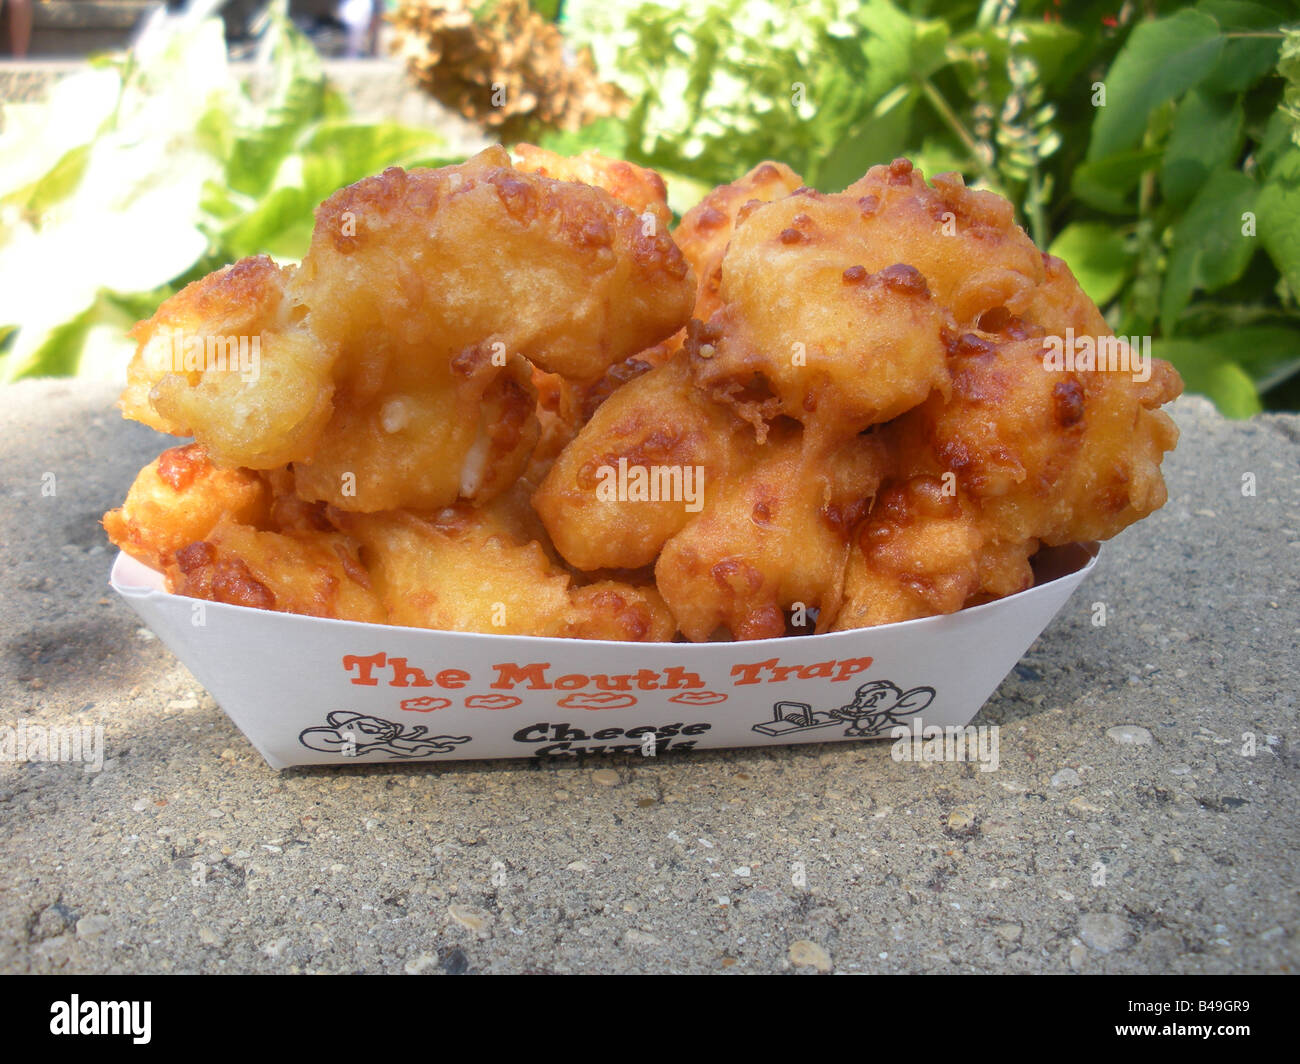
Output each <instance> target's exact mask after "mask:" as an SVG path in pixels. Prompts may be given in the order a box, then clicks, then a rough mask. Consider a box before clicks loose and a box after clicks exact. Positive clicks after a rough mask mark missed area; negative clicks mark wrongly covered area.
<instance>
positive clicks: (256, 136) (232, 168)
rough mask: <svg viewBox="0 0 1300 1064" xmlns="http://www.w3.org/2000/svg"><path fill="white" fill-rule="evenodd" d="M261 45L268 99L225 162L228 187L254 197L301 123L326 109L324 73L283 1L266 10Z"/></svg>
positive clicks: (240, 132) (302, 127) (287, 149)
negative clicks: (268, 84) (266, 59)
mask: <svg viewBox="0 0 1300 1064" xmlns="http://www.w3.org/2000/svg"><path fill="white" fill-rule="evenodd" d="M270 16H271V21H270V26H269V28H268V30H267V34H268V37H267V41H266V43H265V47H266V48H267V50H268V51H269V53H270V57H271V66H270V71H271V90H270V91H271V98H270V99H269V100H267V101H265V102H264V103H262V104H261V106H260V107H259V108H258V110H257V114H258V116H259V118H258V121H257V123H256V124H255V125H253V126H252V127H251V128H244V129H240V130H238V131H237V133H236V136H235V140H234V144H233V145H232V148H231V153H230V159H229V162H228V164H227V167H226V179H227V180H228V181H229V182H230V186H231V188H233V189H235V190H236V191H238V192H243V193H245V194H246V195H250V196H258V195H261V194H263V193H264V192H265V191H266V190H267V188H268V187H269V185H270V183H271V180H272V178H273V177H274V176H275V174H276V172H277V171H278V170H279V168H280V165H281V163H282V162H283V160H284V158H285V156H287V155H288V154H289V152H290V151H291V150H292V148H293V146H294V144H295V143H296V142H297V140H298V138H299V137H300V136H301V135H302V133H303V132H304V131H305V130H306V128H307V127H308V126H309V125H310V124H311V123H312V122H315V121H317V120H318V119H320V118H322V117H324V115H325V113H326V110H327V100H326V95H327V92H326V89H327V87H326V83H325V73H324V69H323V68H322V66H321V61H320V56H318V55H317V54H316V49H315V48H314V47H313V46H312V43H311V42H310V41H309V40H308V39H307V38H306V37H304V36H303V35H302V34H301V33H299V32H298V30H297V29H295V28H294V26H293V23H292V22H290V21H289V18H288V15H287V14H286V13H285V11H284V5H283V3H282V2H277V3H276V4H274V5H273V6H272V8H271V10H270Z"/></svg>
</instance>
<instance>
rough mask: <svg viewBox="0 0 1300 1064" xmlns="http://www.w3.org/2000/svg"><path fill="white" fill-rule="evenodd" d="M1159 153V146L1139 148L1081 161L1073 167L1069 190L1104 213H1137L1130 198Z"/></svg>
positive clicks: (1156, 163)
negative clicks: (1095, 159)
mask: <svg viewBox="0 0 1300 1064" xmlns="http://www.w3.org/2000/svg"><path fill="white" fill-rule="evenodd" d="M1161 155H1162V153H1161V152H1160V150H1159V149H1156V148H1142V149H1138V150H1136V151H1126V152H1120V153H1118V154H1116V155H1110V156H1107V157H1106V158H1105V159H1098V160H1097V161H1096V162H1084V163H1080V164H1079V165H1078V166H1077V167H1075V170H1074V176H1073V178H1072V179H1071V183H1070V191H1071V192H1073V193H1074V195H1075V196H1077V197H1078V198H1079V199H1081V200H1082V201H1083V202H1084V203H1086V204H1088V206H1090V207H1096V208H1097V210H1099V211H1105V212H1106V213H1107V214H1136V213H1137V208H1136V206H1134V205H1133V204H1132V203H1131V202H1130V197H1131V196H1132V195H1133V193H1134V192H1135V191H1136V190H1137V187H1138V182H1139V181H1141V180H1142V175H1143V174H1144V173H1146V172H1147V171H1148V170H1150V169H1152V168H1153V167H1155V166H1158V165H1159V163H1160V159H1161Z"/></svg>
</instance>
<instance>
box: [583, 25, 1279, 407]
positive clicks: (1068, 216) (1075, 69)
mask: <svg viewBox="0 0 1300 1064" xmlns="http://www.w3.org/2000/svg"><path fill="white" fill-rule="evenodd" d="M1117 7H1118V12H1117V11H1116V8H1117ZM565 10H566V12H567V13H568V14H567V17H568V20H569V22H568V29H569V32H570V34H571V35H572V36H574V37H575V38H576V39H577V40H578V41H580V42H582V43H588V44H591V45H592V47H593V49H594V52H595V56H596V59H597V64H598V67H599V69H600V70H601V73H602V74H603V75H604V76H606V77H609V78H610V79H611V80H613V81H615V82H616V83H617V84H618V85H619V86H620V87H621V88H622V89H623V90H624V91H625V92H626V93H628V95H629V96H630V97H631V99H632V101H633V103H632V109H631V111H630V113H629V117H628V120H627V122H626V123H625V124H622V125H615V124H610V123H606V124H603V125H601V124H597V125H596V126H592V127H588V128H587V129H586V130H584V131H582V133H580V134H579V135H578V136H577V137H576V138H575V137H572V136H571V137H568V138H567V139H566V140H565V141H564V146H565V147H566V148H567V149H569V150H575V149H577V148H580V147H581V146H583V144H584V143H591V144H593V145H598V146H600V147H601V148H602V149H604V150H606V151H615V152H621V153H622V154H624V155H625V156H626V157H628V158H630V159H633V160H634V161H638V162H642V163H644V164H646V165H650V166H655V167H657V168H659V169H661V170H664V171H668V172H669V173H671V174H677V175H682V176H684V177H685V178H688V179H690V183H689V184H688V185H687V195H691V194H694V193H696V192H697V191H698V189H699V187H700V186H708V185H712V184H716V183H720V182H724V181H730V180H733V179H734V178H735V177H736V176H737V175H738V174H739V173H741V172H743V171H744V170H746V169H748V168H749V167H751V166H754V165H755V164H757V163H758V162H760V161H762V160H763V159H765V158H775V159H780V160H782V161H784V162H787V163H789V164H790V165H791V166H793V167H794V168H795V169H796V170H797V171H799V172H800V173H801V174H802V175H803V176H804V178H805V180H807V181H808V183H809V184H812V185H815V186H817V187H819V188H822V189H824V190H828V191H830V190H838V189H841V188H843V187H844V186H845V185H846V184H848V183H850V182H851V181H853V180H854V179H856V178H857V177H858V176H860V175H861V174H862V173H863V171H865V170H866V169H867V168H868V167H869V166H871V165H873V164H875V163H881V162H887V161H888V160H890V159H891V158H894V157H895V156H898V155H907V156H909V157H910V158H911V159H912V160H913V161H914V162H915V163H916V164H917V165H918V166H920V167H921V168H922V170H924V171H925V172H926V173H934V172H937V171H940V170H957V171H959V172H961V173H962V174H963V175H964V176H965V177H966V178H967V179H968V180H969V181H971V182H973V183H977V184H979V185H980V186H982V187H986V188H991V189H993V190H995V191H997V192H1000V193H1002V194H1004V195H1006V196H1008V197H1009V198H1010V199H1011V200H1012V201H1013V202H1014V203H1016V204H1017V206H1018V207H1019V210H1020V216H1021V220H1022V222H1023V224H1024V225H1025V227H1026V228H1027V229H1028V230H1029V232H1030V234H1031V235H1032V236H1033V238H1034V239H1035V241H1037V242H1038V244H1039V245H1040V246H1042V247H1046V248H1050V250H1052V251H1053V253H1055V254H1058V255H1061V256H1062V257H1064V258H1065V259H1066V260H1067V261H1068V262H1069V263H1070V265H1071V267H1072V268H1073V269H1074V271H1075V273H1076V275H1077V276H1078V278H1079V280H1080V283H1081V284H1082V285H1083V286H1084V288H1085V289H1086V290H1087V291H1088V293H1089V295H1091V296H1092V297H1093V299H1094V300H1096V301H1097V303H1098V304H1099V305H1100V306H1101V307H1102V308H1103V311H1104V313H1105V315H1106V318H1107V321H1108V322H1109V323H1110V325H1111V326H1112V327H1113V328H1114V329H1115V330H1116V331H1117V332H1119V333H1121V334H1123V335H1141V336H1152V337H1153V338H1154V347H1155V350H1156V353H1157V354H1159V355H1161V356H1163V357H1167V358H1170V359H1171V360H1173V361H1174V362H1175V364H1176V365H1178V367H1179V368H1180V370H1181V371H1182V372H1183V374H1184V377H1185V379H1186V381H1187V384H1188V387H1189V389H1190V390H1193V391H1199V392H1202V393H1204V394H1206V395H1209V396H1210V397H1211V398H1213V399H1214V401H1215V402H1216V403H1218V404H1219V406H1220V407H1221V409H1223V410H1224V411H1225V412H1226V413H1229V414H1231V415H1234V416H1246V415H1249V414H1250V413H1253V412H1255V411H1257V410H1259V409H1260V408H1261V406H1262V404H1263V402H1265V401H1267V402H1269V403H1270V404H1272V405H1276V406H1284V405H1287V404H1290V405H1292V406H1294V405H1296V404H1297V399H1300V308H1298V307H1297V293H1300V30H1297V28H1295V27H1293V26H1291V25H1290V24H1291V23H1293V22H1295V21H1296V20H1297V19H1298V18H1300V8H1298V7H1297V5H1296V4H1294V3H1291V2H1284V0H1273V2H1254V0H1200V2H1199V3H1197V4H1195V6H1190V7H1189V6H1187V5H1183V4H1162V3H1147V4H1144V5H1140V6H1138V5H1127V4H1126V5H1123V6H1119V5H1116V4H1114V3H1104V2H1103V3H1086V2H1085V3H1078V4H1070V5H1068V7H1066V6H1063V5H1062V4H1060V3H1059V0H1039V2H1034V0H1030V2H1025V3H1015V2H1013V0H985V2H983V3H979V4H975V3H963V2H958V3H951V4H945V5H943V6H942V16H941V17H940V10H941V9H940V7H939V6H938V5H931V4H925V3H914V4H912V5H911V10H909V9H907V8H905V7H903V6H900V4H898V3H895V2H893V0H866V2H864V3H860V4H859V3H851V2H847V0H807V2H798V3H796V2H793V0H759V2H753V0H694V2H691V3H689V4H688V3H681V2H676V3H674V2H671V0H664V2H657V3H639V2H638V3H627V2H624V3H616V2H612V0H570V2H569V3H568V4H567V5H566V8H565ZM1064 12H1068V16H1067V15H1066V14H1065V13H1064ZM1067 17H1068V21H1067ZM671 187H672V182H671V180H670V188H671Z"/></svg>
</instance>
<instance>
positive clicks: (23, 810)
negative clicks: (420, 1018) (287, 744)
mask: <svg viewBox="0 0 1300 1064" xmlns="http://www.w3.org/2000/svg"><path fill="white" fill-rule="evenodd" d="M112 399H113V396H112V394H111V392H110V391H109V390H107V389H105V388H103V387H100V386H92V385H88V384H83V383H78V382H75V381H54V382H27V383H22V384H19V385H16V386H13V387H9V388H5V389H0V498H3V500H4V506H3V508H0V549H3V552H4V561H5V564H4V565H3V566H0V655H3V661H4V667H3V670H0V706H2V707H3V711H2V712H0V725H7V726H10V727H12V726H15V725H16V724H18V723H20V722H27V723H29V724H36V723H39V724H73V723H84V724H103V725H104V726H105V729H106V733H107V737H106V746H107V754H108V758H109V760H108V761H107V762H106V764H105V767H104V770H103V771H102V772H99V773H97V774H95V773H90V774H87V773H85V772H83V771H82V769H81V768H80V767H79V766H73V765H60V764H15V763H7V764H0V816H3V820H4V831H3V832H0V970H3V971H5V972H51V971H63V972H139V971H148V972H172V971H175V972H234V971H239V972H287V971H331V972H333V971H369V972H395V973H401V972H404V971H405V972H430V973H433V972H441V971H449V972H461V971H466V970H468V971H471V972H473V971H490V972H521V971H581V972H600V971H627V972H641V971H644V972H663V971H686V972H712V971H724V970H726V971H751V972H778V971H784V970H791V969H796V970H800V971H814V970H817V969H818V968H819V967H820V968H824V969H828V970H834V971H837V972H862V971H882V972H946V971H978V972H1003V971H1005V972H1030V973H1046V972H1072V971H1078V972H1261V971H1268V972H1279V971H1294V970H1295V968H1296V967H1297V964H1300V942H1298V941H1297V930H1298V929H1300V900H1298V898H1297V892H1296V879H1295V853H1296V850H1297V841H1300V840H1298V839H1297V835H1300V827H1298V826H1297V818H1296V816H1295V811H1296V809H1297V808H1298V807H1300V801H1298V800H1300V754H1298V753H1297V728H1296V725H1297V707H1296V698H1297V690H1298V689H1300V682H1298V681H1300V675H1298V674H1300V665H1298V664H1297V654H1296V650H1295V648H1296V642H1297V635H1298V634H1300V601H1298V598H1297V595H1296V590H1295V574H1296V571H1297V568H1298V567H1300V566H1298V563H1300V418H1297V417H1294V416H1285V417H1279V416H1272V417H1260V418H1256V419H1255V420H1253V421H1250V422H1244V423H1242V422H1228V421H1224V420H1223V419H1222V418H1220V417H1219V416H1218V415H1217V414H1216V413H1215V412H1214V411H1213V410H1212V409H1211V408H1210V407H1209V405H1208V404H1207V403H1205V402H1204V401H1202V400H1197V399H1190V400H1182V401H1180V402H1179V403H1178V404H1176V406H1175V416H1176V418H1177V420H1178V421H1179V423H1180V424H1181V426H1182V428H1183V433H1184V435H1183V441H1182V443H1181V445H1180V447H1179V449H1178V451H1177V452H1176V453H1175V454H1174V455H1172V456H1171V457H1170V459H1169V460H1168V461H1167V464H1166V471H1167V478H1168V482H1169V488H1170V502H1169V504H1168V505H1167V506H1166V507H1165V508H1164V509H1163V510H1162V511H1160V512H1159V513H1158V514H1156V515H1155V516H1154V517H1152V518H1151V519H1149V520H1148V521H1145V522H1143V523H1141V524H1140V525H1138V526H1136V527H1134V528H1131V529H1129V530H1128V531H1127V532H1125V533H1124V534H1123V535H1122V536H1120V537H1119V538H1118V539H1117V540H1116V541H1115V542H1113V543H1112V544H1111V545H1109V547H1108V549H1107V551H1106V553H1105V555H1104V556H1103V558H1102V561H1101V564H1100V566H1099V571H1098V572H1097V574H1096V576H1095V578H1094V579H1092V580H1091V581H1090V582H1089V583H1087V584H1085V585H1084V587H1083V588H1082V589H1081V591H1080V593H1079V594H1078V595H1076V597H1075V599H1074V600H1073V601H1071V602H1070V603H1069V604H1068V605H1067V606H1066V608H1065V610H1064V612H1063V613H1062V615H1061V616H1060V617H1058V618H1057V620H1056V621H1055V622H1054V623H1053V624H1052V625H1051V626H1050V627H1049V628H1048V630H1047V631H1046V632H1045V633H1044V635H1043V636H1042V637H1041V638H1040V639H1039V641H1038V642H1037V643H1036V644H1035V645H1034V647H1033V648H1031V649H1030V651H1029V652H1028V654H1027V655H1026V656H1025V658H1024V660H1023V661H1022V662H1021V664H1020V665H1019V666H1018V667H1017V669H1016V671H1015V672H1014V673H1013V674H1012V675H1011V676H1010V677H1008V679H1007V680H1006V681H1005V682H1004V683H1003V684H1002V686H1001V688H1000V690H999V691H998V693H997V694H996V695H995V696H994V697H993V699H992V700H991V701H990V702H989V703H988V705H987V706H985V708H984V710H983V712H982V714H981V717H980V718H979V719H978V720H977V723H982V724H997V725H999V726H1000V728H1001V733H1000V734H1001V747H1000V753H1001V766H1000V768H999V769H998V770H997V771H996V772H990V773H981V772H978V771H976V770H975V767H974V766H972V765H962V764H929V765H925V764H922V765H915V764H906V763H897V762H895V761H893V760H892V759H891V758H890V755H889V744H888V743H875V744H851V743H845V744H835V745H825V746H805V747H794V748H784V749H780V748H776V749H766V750H761V751H756V750H734V751H724V752H720V753H700V754H688V755H685V756H682V757H680V758H678V757H672V756H665V757H663V758H660V759H657V760H656V759H649V760H645V759H641V758H631V759H623V760H614V761H609V762H599V763H587V764H582V765H576V764H573V765H552V764H546V765H535V764H530V763H527V762H521V761H513V762H505V761H502V762H491V763H465V764H459V765H457V764H453V765H445V766H438V767H430V766H426V765H408V766H383V767H379V766H376V767H373V768H366V767H357V768H350V769H343V770H328V769H325V770H298V771H295V772H291V773H286V774H284V775H277V774H275V773H273V772H271V771H270V770H269V769H267V768H266V766H265V765H264V764H263V763H262V761H261V759H260V758H259V757H258V756H257V754H256V753H254V752H253V750H252V749H251V748H250V747H249V746H248V744H247V743H246V742H245V741H244V739H243V738H242V737H241V736H240V734H239V733H238V732H237V731H236V729H235V728H234V726H233V725H232V724H231V723H230V722H229V720H227V718H226V717H225V716H224V714H222V712H221V711H220V710H219V709H218V707H217V706H216V705H215V704H214V703H213V701H212V699H211V698H210V697H209V696H208V695H207V694H206V693H205V692H204V691H203V689H202V688H201V687H200V686H199V685H198V684H197V683H196V682H195V681H194V679H193V677H191V676H190V675H189V674H188V673H187V672H186V670H185V669H184V668H182V667H181V666H180V665H178V664H177V662H176V661H175V659H173V658H172V656H171V655H170V654H169V653H168V652H167V651H166V650H165V649H164V648H163V647H162V646H161V645H160V644H159V643H158V642H157V640H156V639H153V638H151V637H150V634H149V633H148V632H146V631H143V630H142V629H141V628H140V625H139V622H138V621H137V620H136V619H135V617H134V615H133V614H132V613H131V612H130V610H129V609H128V608H127V607H126V606H125V605H124V604H122V603H120V602H118V601H116V599H115V598H114V597H111V593H110V592H109V590H108V587H107V583H106V581H107V576H108V568H109V563H110V560H111V557H112V555H111V554H110V552H109V549H108V545H107V544H106V542H105V540H104V537H103V533H102V531H101V530H100V528H99V526H98V518H99V515H100V514H101V512H102V511H103V510H104V509H106V508H107V507H109V506H113V505H116V504H117V503H118V502H119V501H120V500H121V498H122V496H123V495H124V493H125V491H126V488H127V486H128V484H129V483H130V481H131V479H132V477H133V475H134V473H135V472H136V470H137V469H138V468H139V466H140V465H142V464H143V463H144V462H145V461H146V460H147V459H149V458H150V457H152V456H153V455H154V454H156V453H157V452H158V451H160V450H161V449H162V448H163V447H164V446H165V445H166V442H167V441H166V440H165V439H163V438H162V437H159V436H157V435H155V434H154V433H152V432H149V431H148V430H146V429H143V428H141V427H140V426H136V425H130V424H127V423H124V422H122V421H121V420H120V419H119V418H118V416H117V414H116V412H115V411H114V410H113V409H112ZM1245 473H1253V474H1254V477H1255V481H1256V489H1257V490H1256V494H1255V495H1254V496H1253V497H1251V496H1243V495H1242V490H1241V488H1242V477H1243V474H1245ZM45 474H54V477H55V483H56V484H57V490H56V493H55V494H54V495H53V496H43V495H42V492H41V486H42V483H43V477H44V475H45ZM44 482H45V483H48V482H49V479H48V477H44ZM1096 602H1102V603H1105V604H1106V607H1107V618H1108V622H1107V624H1106V626H1105V627H1094V626H1093V624H1092V617H1093V615H1094V611H1093V603H1096ZM231 667H232V668H237V667H238V662H232V663H231ZM1243 735H1250V736H1253V737H1254V742H1255V751H1254V756H1246V755H1244V754H1243V752H1242V751H1243Z"/></svg>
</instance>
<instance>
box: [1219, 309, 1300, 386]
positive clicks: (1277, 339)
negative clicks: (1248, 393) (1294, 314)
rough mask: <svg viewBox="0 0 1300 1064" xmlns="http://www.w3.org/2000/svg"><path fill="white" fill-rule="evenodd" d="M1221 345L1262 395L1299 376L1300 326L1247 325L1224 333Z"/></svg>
mask: <svg viewBox="0 0 1300 1064" xmlns="http://www.w3.org/2000/svg"><path fill="white" fill-rule="evenodd" d="M1222 342H1223V343H1224V344H1225V346H1226V349H1227V350H1229V351H1231V352H1232V357H1233V360H1234V361H1236V362H1238V363H1239V364H1240V365H1241V367H1242V368H1243V369H1244V370H1245V371H1246V372H1247V373H1249V374H1250V376H1251V377H1252V378H1253V379H1254V381H1255V384H1256V386H1257V387H1258V388H1259V390H1260V391H1261V392H1266V391H1268V390H1269V389H1270V388H1275V387H1277V386H1278V385H1279V384H1281V383H1282V382H1283V381H1285V380H1287V379H1289V378H1290V377H1292V376H1294V375H1295V374H1296V373H1300V327H1294V328H1292V327H1288V326H1285V325H1248V326H1246V327H1245V328H1241V329H1234V330H1232V331H1231V332H1228V333H1224V334H1223V336H1222Z"/></svg>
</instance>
